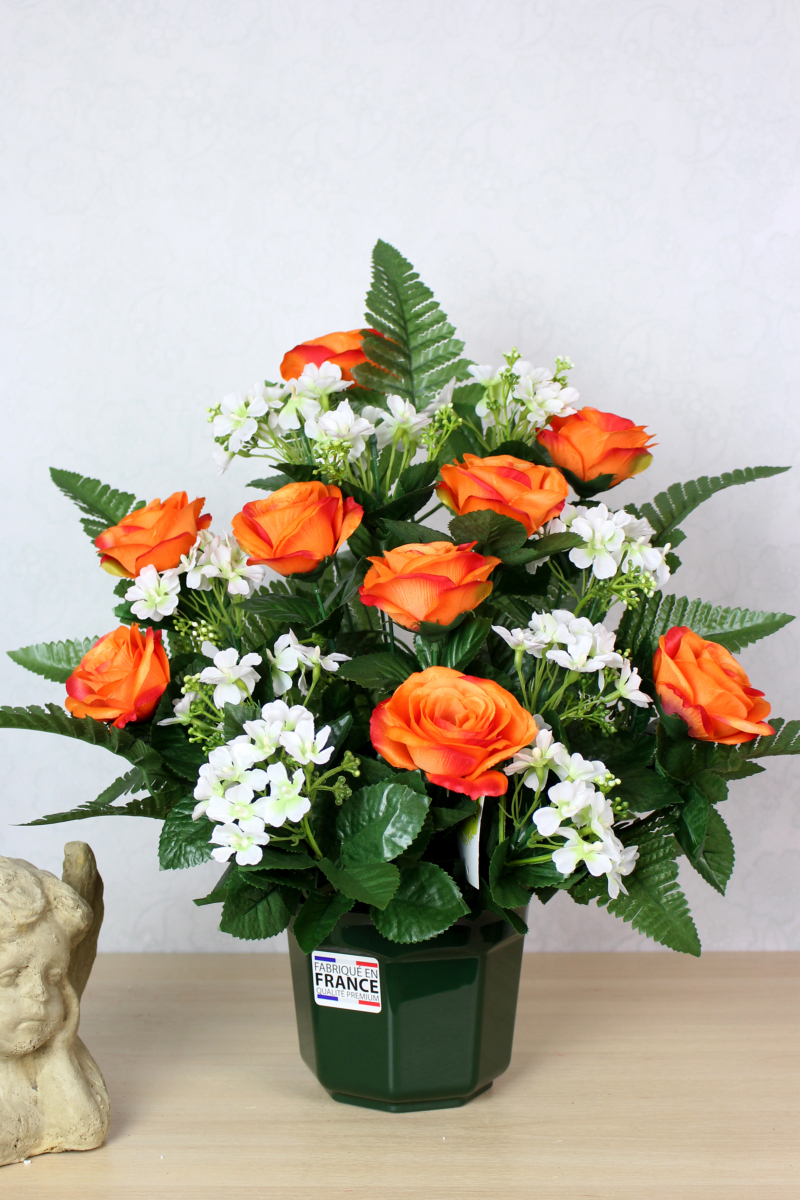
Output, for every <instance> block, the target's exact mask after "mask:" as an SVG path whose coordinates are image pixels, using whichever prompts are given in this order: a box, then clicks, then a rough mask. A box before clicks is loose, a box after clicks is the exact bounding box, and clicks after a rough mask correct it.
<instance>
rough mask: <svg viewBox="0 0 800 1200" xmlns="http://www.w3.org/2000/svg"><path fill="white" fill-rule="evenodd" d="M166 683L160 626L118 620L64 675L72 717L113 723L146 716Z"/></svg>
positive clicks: (119, 725)
mask: <svg viewBox="0 0 800 1200" xmlns="http://www.w3.org/2000/svg"><path fill="white" fill-rule="evenodd" d="M168 683H169V659H168V658H167V656H166V654H165V653H164V649H163V647H162V645H161V630H160V629H148V630H147V632H146V633H145V635H144V636H142V633H141V630H140V629H139V626H138V625H131V627H130V629H129V628H128V626H127V625H120V627H119V629H115V630H114V631H113V633H107V634H106V635H105V637H101V638H100V640H99V641H98V642H95V644H94V645H93V646H92V648H91V650H90V651H89V652H88V654H84V656H83V658H82V659H81V662H80V666H79V667H76V668H75V670H74V671H73V672H72V674H71V675H70V677H69V679H68V680H67V699H66V701H65V704H66V707H67V709H68V710H69V712H71V713H72V715H73V717H94V719H95V721H111V722H113V724H114V725H115V726H116V728H117V729H122V728H124V726H125V725H127V724H128V722H129V721H146V720H147V718H148V717H150V716H152V715H153V713H154V712H155V709H156V705H157V704H158V702H159V700H160V699H161V697H162V695H163V694H164V691H165V689H166V687H167V684H168Z"/></svg>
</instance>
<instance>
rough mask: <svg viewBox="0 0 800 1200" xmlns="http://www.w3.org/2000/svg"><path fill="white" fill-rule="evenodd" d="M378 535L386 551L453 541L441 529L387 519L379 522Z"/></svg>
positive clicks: (412, 522)
mask: <svg viewBox="0 0 800 1200" xmlns="http://www.w3.org/2000/svg"><path fill="white" fill-rule="evenodd" d="M378 533H379V534H380V536H381V537H382V538H383V539H384V541H385V542H386V549H387V550H394V549H396V548H397V547H398V546H408V545H414V544H419V543H420V542H452V540H453V539H452V538H451V537H450V535H449V534H447V533H443V532H442V530H441V529H429V528H428V526H427V525H417V524H416V523H415V522H414V521H391V520H389V519H387V518H383V519H381V520H380V521H379V523H378Z"/></svg>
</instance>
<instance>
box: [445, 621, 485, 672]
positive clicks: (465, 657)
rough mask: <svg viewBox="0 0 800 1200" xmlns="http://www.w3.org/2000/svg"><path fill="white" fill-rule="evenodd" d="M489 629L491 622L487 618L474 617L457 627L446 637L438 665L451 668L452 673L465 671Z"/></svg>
mask: <svg viewBox="0 0 800 1200" xmlns="http://www.w3.org/2000/svg"><path fill="white" fill-rule="evenodd" d="M491 628H492V622H491V621H490V620H489V619H488V617H476V618H474V619H473V620H471V621H465V622H464V623H463V624H462V625H459V627H458V629H455V630H453V632H452V633H451V634H449V635H448V637H447V639H446V640H445V642H444V644H443V646H442V648H441V650H440V652H439V663H440V665H441V666H443V667H452V669H453V670H454V671H464V670H466V668H467V667H468V666H469V664H470V663H471V662H472V660H473V658H474V657H475V655H476V654H477V653H478V652H479V650H480V648H481V646H482V645H483V643H484V642H485V641H486V638H487V635H488V633H489V630H490V629H491Z"/></svg>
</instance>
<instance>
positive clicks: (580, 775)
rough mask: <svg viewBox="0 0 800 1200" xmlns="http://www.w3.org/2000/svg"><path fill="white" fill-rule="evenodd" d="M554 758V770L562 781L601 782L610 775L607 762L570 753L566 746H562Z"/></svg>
mask: <svg viewBox="0 0 800 1200" xmlns="http://www.w3.org/2000/svg"><path fill="white" fill-rule="evenodd" d="M553 758H554V762H553V770H554V771H555V773H556V775H557V776H558V778H559V779H560V780H561V781H562V783H563V782H564V781H565V780H567V781H570V782H578V781H579V780H583V782H584V783H593V784H601V783H605V780H606V778H607V776H608V771H607V770H606V764H605V763H602V762H600V760H599V759H594V760H591V761H590V760H587V759H585V758H584V757H583V755H582V754H570V752H569V751H568V750H567V748H566V747H565V746H561V748H560V749H559V750H558V752H557V753H556V754H555V755H554V756H553Z"/></svg>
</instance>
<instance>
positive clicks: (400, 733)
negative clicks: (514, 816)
mask: <svg viewBox="0 0 800 1200" xmlns="http://www.w3.org/2000/svg"><path fill="white" fill-rule="evenodd" d="M536 733H537V726H536V722H535V721H534V719H533V717H532V716H531V715H530V713H528V712H526V711H525V709H524V708H523V707H522V706H521V705H520V704H518V703H517V701H516V700H515V699H514V697H513V696H512V695H511V693H510V692H507V691H506V690H505V688H502V687H500V685H499V683H493V682H492V680H491V679H476V678H475V677H474V676H473V675H462V673H461V672H460V671H452V670H451V669H450V668H449V667H428V669H427V671H420V672H418V673H417V674H415V675H409V677H408V679H407V680H406V681H405V683H401V684H400V687H399V688H398V689H397V691H396V692H395V693H394V695H393V696H391V697H390V698H389V699H388V700H384V701H383V702H382V703H381V704H379V705H378V706H377V708H376V709H375V711H374V712H373V714H372V720H371V722H370V737H371V739H372V744H373V746H374V747H375V749H376V750H377V751H378V753H379V754H382V755H383V757H384V758H385V759H386V761H387V762H388V763H390V764H391V765H392V766H393V767H400V768H402V769H403V770H407V771H413V770H416V769H417V768H419V770H421V771H424V772H425V774H426V775H427V776H428V779H429V780H430V781H431V783H438V784H440V785H441V786H442V787H446V788H450V789H451V791H454V792H462V793H463V794H464V795H466V796H471V797H472V799H473V800H477V799H478V797H479V796H502V795H504V794H505V792H506V790H507V789H508V779H507V778H506V776H505V775H504V774H503V773H502V772H501V771H492V770H490V768H491V767H493V766H495V765H496V764H497V763H499V762H503V760H504V759H506V758H510V757H511V755H512V754H516V752H517V750H520V749H521V748H522V747H523V746H527V745H528V743H529V742H531V741H533V739H534V737H535V736H536Z"/></svg>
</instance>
